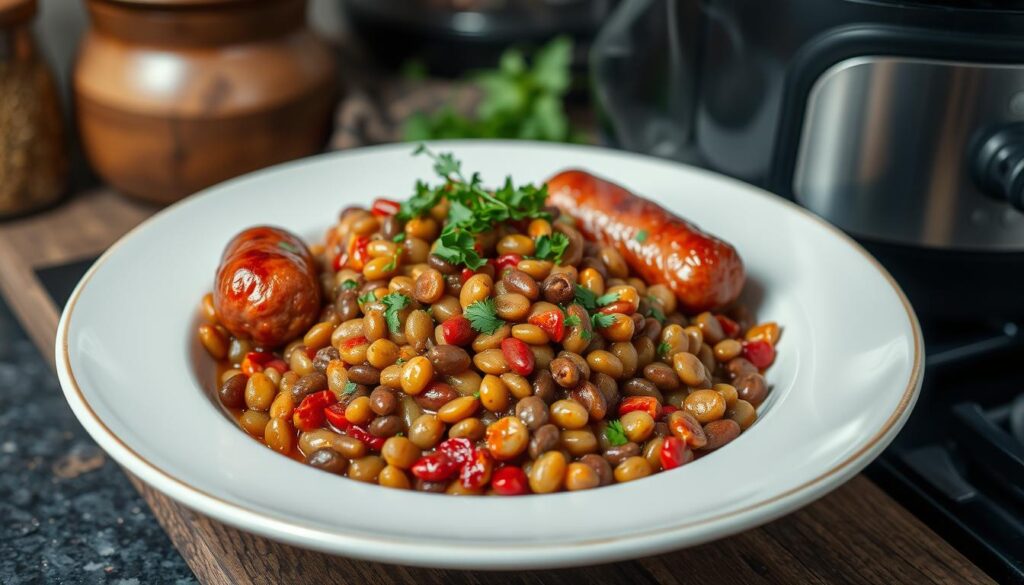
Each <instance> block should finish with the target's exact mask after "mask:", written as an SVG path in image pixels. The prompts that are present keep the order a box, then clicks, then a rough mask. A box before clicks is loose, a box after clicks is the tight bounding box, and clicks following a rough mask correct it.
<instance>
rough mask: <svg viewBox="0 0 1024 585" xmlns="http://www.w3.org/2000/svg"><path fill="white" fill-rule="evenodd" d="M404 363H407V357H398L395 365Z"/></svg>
mask: <svg viewBox="0 0 1024 585" xmlns="http://www.w3.org/2000/svg"><path fill="white" fill-rule="evenodd" d="M404 363H405V358H398V359H397V360H395V365H396V366H400V365H402V364H404Z"/></svg>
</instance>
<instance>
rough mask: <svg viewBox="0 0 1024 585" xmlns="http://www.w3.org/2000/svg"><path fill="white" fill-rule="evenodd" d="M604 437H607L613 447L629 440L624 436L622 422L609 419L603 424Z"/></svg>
mask: <svg viewBox="0 0 1024 585" xmlns="http://www.w3.org/2000/svg"><path fill="white" fill-rule="evenodd" d="M604 438H606V439H608V443H609V444H610V445H612V446H613V447H618V446H619V445H625V444H626V443H628V442H629V439H627V438H626V429H624V428H622V423H621V422H620V421H618V420H613V421H610V422H609V423H608V424H607V425H605V427H604Z"/></svg>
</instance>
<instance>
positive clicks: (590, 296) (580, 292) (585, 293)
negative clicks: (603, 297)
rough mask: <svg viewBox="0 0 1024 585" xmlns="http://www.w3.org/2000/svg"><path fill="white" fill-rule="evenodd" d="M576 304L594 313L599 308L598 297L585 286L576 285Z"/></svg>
mask: <svg viewBox="0 0 1024 585" xmlns="http://www.w3.org/2000/svg"><path fill="white" fill-rule="evenodd" d="M575 295H576V299H575V300H576V302H577V303H579V304H580V305H582V306H583V308H584V309H586V310H588V311H593V310H594V309H596V308H597V295H595V294H594V291H592V290H590V289H589V288H587V287H585V286H580V285H578V284H577V285H576V288H575Z"/></svg>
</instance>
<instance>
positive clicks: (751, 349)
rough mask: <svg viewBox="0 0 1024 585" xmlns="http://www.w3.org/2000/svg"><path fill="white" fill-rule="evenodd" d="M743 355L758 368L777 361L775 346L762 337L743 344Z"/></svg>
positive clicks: (760, 368) (763, 367)
mask: <svg viewBox="0 0 1024 585" xmlns="http://www.w3.org/2000/svg"><path fill="white" fill-rule="evenodd" d="M743 357H745V358H747V360H748V361H749V362H750V363H752V364H754V366H755V367H757V369H759V370H763V369H765V368H767V367H768V366H770V365H772V362H774V361H775V347H774V346H773V345H772V344H770V343H768V342H767V341H764V340H761V339H759V340H757V341H747V342H745V343H744V344H743Z"/></svg>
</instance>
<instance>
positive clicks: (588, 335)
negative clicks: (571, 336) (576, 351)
mask: <svg viewBox="0 0 1024 585" xmlns="http://www.w3.org/2000/svg"><path fill="white" fill-rule="evenodd" d="M580 338H581V339H583V341H590V340H591V339H593V338H594V334H593V333H591V332H590V329H584V330H583V331H580Z"/></svg>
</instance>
